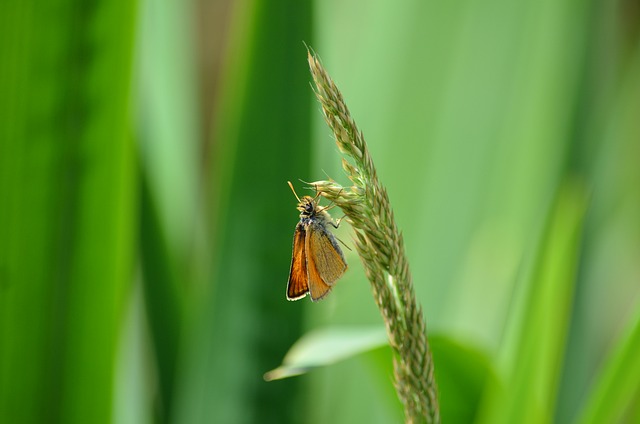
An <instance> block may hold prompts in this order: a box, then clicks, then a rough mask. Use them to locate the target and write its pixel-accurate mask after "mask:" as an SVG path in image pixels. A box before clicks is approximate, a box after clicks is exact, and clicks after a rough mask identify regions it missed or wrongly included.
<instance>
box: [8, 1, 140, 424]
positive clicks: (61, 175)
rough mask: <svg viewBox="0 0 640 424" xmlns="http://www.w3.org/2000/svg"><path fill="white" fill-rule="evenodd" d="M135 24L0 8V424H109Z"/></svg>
mask: <svg viewBox="0 0 640 424" xmlns="http://www.w3.org/2000/svg"><path fill="white" fill-rule="evenodd" d="M135 10H136V4H135V2H129V1H112V2H84V1H60V2H56V3H55V4H52V3H51V2H44V3H39V4H34V3H32V2H21V1H8V2H2V5H1V6H0V43H2V46H1V47H0V51H1V52H2V53H1V55H2V57H1V58H0V92H1V93H3V94H2V96H1V99H0V140H1V141H0V169H1V170H2V171H0V172H1V173H2V175H1V177H0V180H1V181H2V182H1V186H0V199H1V200H0V203H1V204H2V207H0V210H1V212H0V222H1V224H0V225H1V227H2V229H1V230H0V231H1V233H0V240H1V246H2V247H1V251H0V282H1V283H0V286H1V288H0V346H2V347H1V348H0V376H1V377H0V422H6V423H18V422H19V423H31V422H64V423H89V422H90V423H110V422H111V413H112V411H111V410H112V403H113V402H112V397H113V381H114V377H113V370H114V368H115V357H116V346H117V343H118V340H119V331H120V328H121V324H122V312H123V310H124V304H125V300H126V294H127V288H128V286H129V283H130V281H131V279H132V266H133V262H134V260H133V256H134V249H133V246H134V245H135V239H136V231H135V216H136V204H135V201H134V199H135V192H136V180H137V174H136V172H135V165H136V161H135V148H134V144H133V142H132V139H131V127H130V108H129V105H130V90H131V66H132V50H133V36H134V31H133V29H134V21H135ZM116 29H117V30H116Z"/></svg>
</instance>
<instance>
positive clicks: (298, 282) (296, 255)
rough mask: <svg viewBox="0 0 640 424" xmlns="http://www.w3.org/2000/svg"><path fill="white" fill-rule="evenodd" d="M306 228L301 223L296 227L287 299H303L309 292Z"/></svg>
mask: <svg viewBox="0 0 640 424" xmlns="http://www.w3.org/2000/svg"><path fill="white" fill-rule="evenodd" d="M305 236H306V231H305V226H304V224H302V223H301V222H300V223H298V225H297V226H296V231H295V233H294V235H293V257H292V258H291V270H290V271H289V284H287V299H288V300H298V299H302V298H303V297H305V296H306V295H307V292H309V285H308V281H309V276H308V274H307V260H306V255H305Z"/></svg>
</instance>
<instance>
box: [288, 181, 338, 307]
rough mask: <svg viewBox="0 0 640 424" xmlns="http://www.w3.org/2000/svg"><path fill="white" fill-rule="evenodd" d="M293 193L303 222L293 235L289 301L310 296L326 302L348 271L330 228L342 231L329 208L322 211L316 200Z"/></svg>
mask: <svg viewBox="0 0 640 424" xmlns="http://www.w3.org/2000/svg"><path fill="white" fill-rule="evenodd" d="M288 183H289V187H291V191H293V194H294V195H295V196H296V199H298V206H297V209H298V210H299V211H300V222H298V225H296V230H295V233H294V235H293V257H292V258H291V270H290V271H289V283H288V284H287V299H288V300H298V299H302V298H303V297H305V296H306V295H307V293H309V296H310V297H311V300H312V301H314V302H315V301H316V300H320V299H322V298H324V297H325V296H326V295H327V294H328V293H329V292H330V291H331V288H332V287H333V285H334V284H335V282H336V281H337V280H338V279H339V278H340V277H341V276H342V274H344V272H345V271H346V270H347V262H346V261H345V259H344V255H343V254H342V250H341V249H340V246H338V242H337V240H336V238H335V237H334V236H333V234H331V233H330V232H329V230H328V228H327V226H328V225H332V226H333V227H335V228H338V225H339V224H340V220H338V223H337V224H336V223H334V222H333V220H332V219H331V216H330V215H329V213H328V212H327V209H328V208H329V207H321V206H319V205H318V203H317V202H316V199H317V198H318V196H319V193H318V195H316V197H315V198H313V197H311V196H304V197H302V199H300V198H299V197H298V195H297V194H296V191H295V190H294V188H293V185H292V184H291V182H290V181H288Z"/></svg>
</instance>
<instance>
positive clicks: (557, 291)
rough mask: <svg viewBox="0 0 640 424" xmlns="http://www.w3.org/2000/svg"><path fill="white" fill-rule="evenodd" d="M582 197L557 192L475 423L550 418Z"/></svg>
mask: <svg viewBox="0 0 640 424" xmlns="http://www.w3.org/2000/svg"><path fill="white" fill-rule="evenodd" d="M585 210H586V196H585V193H584V189H583V187H582V186H581V185H580V184H579V183H577V182H575V181H567V182H565V183H564V184H563V185H562V186H561V187H560V189H559V191H558V193H557V196H556V199H555V202H554V204H553V207H552V208H551V210H550V212H549V216H548V219H547V224H546V228H545V230H544V235H543V239H542V242H541V243H540V245H539V246H538V250H537V253H536V259H535V261H534V264H533V268H532V270H531V272H530V275H529V277H528V278H527V280H525V282H524V286H522V287H521V289H522V292H521V293H520V296H521V297H520V298H519V299H517V302H516V304H515V305H514V308H513V316H512V318H511V320H513V322H514V323H515V325H514V326H513V327H512V328H511V330H512V331H511V332H508V333H507V335H506V337H505V340H504V341H503V343H504V345H503V347H504V352H503V354H504V362H503V364H502V368H501V372H502V374H503V375H504V385H500V384H497V382H496V384H493V385H490V386H488V388H487V393H486V398H485V401H484V404H483V406H482V408H481V414H480V420H479V422H488V423H513V422H518V423H544V422H550V421H551V420H552V418H553V411H554V409H555V400H556V394H557V390H558V384H559V378H560V374H561V373H560V370H561V369H562V360H563V357H564V350H565V344H566V340H567V330H568V321H569V317H570V314H571V305H572V296H573V290H574V283H575V276H576V268H577V263H578V258H579V255H580V240H581V234H582V226H583V219H584V213H585Z"/></svg>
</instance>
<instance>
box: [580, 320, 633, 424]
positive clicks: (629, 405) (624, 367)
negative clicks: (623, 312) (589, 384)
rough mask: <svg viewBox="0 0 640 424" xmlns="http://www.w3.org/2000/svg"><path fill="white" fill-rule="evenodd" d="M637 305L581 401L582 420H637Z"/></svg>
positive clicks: (587, 422) (593, 422) (589, 423)
mask: <svg viewBox="0 0 640 424" xmlns="http://www.w3.org/2000/svg"><path fill="white" fill-rule="evenodd" d="M639 352H640V308H638V309H637V311H636V316H635V318H634V319H633V321H632V322H631V324H630V326H629V328H628V329H627V331H626V332H625V334H624V335H623V337H621V339H620V341H619V342H618V343H617V345H616V346H615V347H614V349H613V352H612V353H611V355H610V357H609V358H608V360H607V361H606V362H605V364H604V366H603V369H602V371H601V373H600V375H599V376H598V378H597V380H596V384H595V385H594V387H593V390H592V391H591V394H590V395H589V397H588V398H587V401H586V402H585V404H584V405H585V409H584V411H583V414H582V417H581V418H580V419H579V420H578V422H580V423H584V424H596V423H620V422H628V423H635V422H640V409H638V403H639V402H640V355H639Z"/></svg>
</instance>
